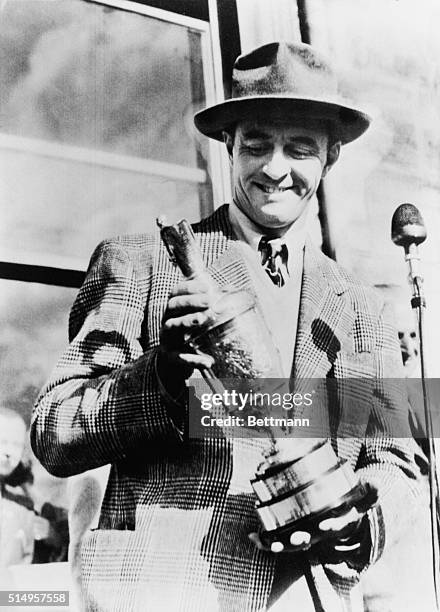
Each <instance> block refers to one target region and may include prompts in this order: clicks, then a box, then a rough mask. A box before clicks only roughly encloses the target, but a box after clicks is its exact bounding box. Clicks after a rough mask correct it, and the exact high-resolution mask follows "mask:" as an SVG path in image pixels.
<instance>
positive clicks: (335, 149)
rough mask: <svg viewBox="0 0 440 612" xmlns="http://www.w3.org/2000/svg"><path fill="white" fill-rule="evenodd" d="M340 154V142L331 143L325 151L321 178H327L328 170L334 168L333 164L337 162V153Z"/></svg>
mask: <svg viewBox="0 0 440 612" xmlns="http://www.w3.org/2000/svg"><path fill="white" fill-rule="evenodd" d="M340 152H341V142H340V141H338V142H335V143H333V144H332V145H331V146H330V147H329V148H328V151H327V161H326V163H325V166H324V169H323V171H322V178H324V177H325V176H327V174H328V173H329V171H330V169H331V168H332V167H333V166H334V164H335V163H336V162H337V161H338V158H339V153H340Z"/></svg>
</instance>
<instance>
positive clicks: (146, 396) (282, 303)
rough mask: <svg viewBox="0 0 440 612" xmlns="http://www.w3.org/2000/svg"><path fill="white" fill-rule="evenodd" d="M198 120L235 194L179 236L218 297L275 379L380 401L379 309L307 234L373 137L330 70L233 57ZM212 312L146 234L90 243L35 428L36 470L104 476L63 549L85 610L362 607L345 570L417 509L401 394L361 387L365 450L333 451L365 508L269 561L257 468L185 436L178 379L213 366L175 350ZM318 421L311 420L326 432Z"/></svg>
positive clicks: (303, 59)
mask: <svg viewBox="0 0 440 612" xmlns="http://www.w3.org/2000/svg"><path fill="white" fill-rule="evenodd" d="M195 123H196V126H197V127H198V129H199V130H200V131H201V132H202V133H203V134H205V135H206V136H208V137H210V138H214V139H217V140H219V141H224V142H225V144H226V147H227V150H228V153H229V157H230V161H231V167H232V176H233V186H234V194H233V202H232V203H231V204H230V205H227V204H225V205H223V206H221V207H219V208H218V209H217V210H216V211H215V212H214V213H213V215H211V216H210V217H208V218H207V219H203V220H202V221H200V222H199V223H197V224H194V226H193V229H194V233H195V235H196V237H197V238H198V240H199V242H200V246H201V249H202V252H203V256H204V259H205V262H206V264H207V265H208V266H210V268H211V269H212V271H213V273H217V277H218V278H219V279H220V282H223V283H225V284H230V285H232V286H235V287H236V288H249V287H252V288H253V292H254V293H255V294H257V295H260V296H261V302H262V303H261V307H262V310H263V312H264V316H265V319H266V322H267V324H268V326H269V328H270V330H271V332H272V336H273V338H274V341H275V343H276V346H277V348H278V350H279V354H280V357H281V362H282V367H283V373H284V376H285V377H286V378H290V377H292V378H293V379H295V381H296V380H302V379H326V378H328V377H331V378H334V379H344V378H345V377H351V378H356V377H359V378H362V377H365V378H367V379H369V380H370V381H371V380H372V381H375V380H376V381H377V384H378V386H379V387H380V380H381V379H382V378H387V377H391V378H392V377H395V378H398V377H400V376H401V369H400V368H401V360H400V352H399V346H398V342H397V336H396V334H395V332H394V330H393V328H392V327H391V326H390V324H389V321H388V317H387V312H386V309H384V306H383V303H382V301H381V299H380V298H379V296H378V295H376V294H375V293H374V292H373V290H371V289H369V288H366V287H363V286H362V285H361V284H360V283H358V282H357V281H355V280H354V279H353V278H352V277H351V276H350V275H349V274H347V273H346V272H345V271H344V270H342V269H341V268H340V267H339V266H338V265H337V264H336V263H335V262H333V261H331V260H329V259H328V258H326V257H325V256H324V255H323V254H322V253H321V252H320V251H319V249H317V248H316V247H315V246H314V245H313V244H312V242H311V241H310V239H309V238H308V237H307V214H308V210H309V208H310V207H309V204H310V202H311V200H312V198H313V196H314V195H315V194H316V191H317V189H318V186H319V184H320V181H321V179H322V178H323V177H324V176H325V175H326V173H327V172H328V171H329V170H330V169H331V167H332V166H333V164H334V163H335V162H336V161H337V159H338V155H339V151H340V147H341V145H344V144H346V143H348V142H351V141H352V140H354V139H355V138H357V137H359V136H360V135H361V134H362V133H363V132H364V131H365V130H366V129H367V128H368V125H369V123H370V119H369V117H368V116H367V115H366V114H365V113H363V112H362V111H361V110H359V109H357V108H355V107H354V106H352V105H351V104H349V103H348V102H347V101H346V100H343V99H342V98H341V97H340V96H339V95H338V82H337V78H336V76H335V75H334V73H333V71H332V69H331V67H330V66H329V65H328V64H327V63H326V61H325V60H324V59H323V58H322V57H321V56H320V55H319V54H318V53H317V52H316V51H315V50H314V49H313V48H312V47H310V46H308V45H305V44H297V43H295V44H294V43H273V44H269V45H265V46H263V47H260V48H258V49H256V50H254V51H252V52H251V53H249V54H246V55H243V56H241V57H239V58H238V59H237V61H236V63H235V67H234V74H233V87H232V97H231V99H229V100H226V101H225V102H222V103H221V104H217V105H215V106H213V107H210V108H207V109H205V110H203V111H201V112H199V113H198V114H197V115H196V117H195ZM219 272H220V275H218V273H219ZM215 307H216V304H215V299H214V297H213V294H212V292H211V291H210V288H209V286H207V285H206V284H205V283H204V282H203V281H201V280H197V279H193V280H185V281H182V280H181V277H180V274H179V272H178V270H177V269H176V268H174V267H173V265H172V264H171V263H170V261H169V259H168V254H167V252H166V249H165V248H164V246H163V245H162V244H161V241H160V239H159V237H158V236H157V235H156V236H143V235H142V236H135V237H130V236H122V237H118V238H115V239H111V240H107V241H105V242H103V243H102V244H101V245H100V246H99V247H98V248H97V250H96V251H95V253H94V255H93V257H92V260H91V263H90V267H89V270H88V275H87V279H86V281H85V283H84V286H83V288H82V289H81V290H80V293H79V295H78V298H77V300H76V302H75V304H74V306H73V309H72V312H71V317H70V327H69V334H70V346H69V347H68V349H67V351H66V353H65V354H64V356H63V357H62V358H61V360H60V362H59V363H58V366H57V367H56V369H55V371H54V373H53V375H52V377H51V379H50V381H49V382H48V384H47V385H46V387H45V388H44V389H43V391H42V393H41V395H40V397H39V400H38V402H37V405H36V408H35V412H34V419H33V425H32V442H33V448H34V450H35V452H36V454H37V456H38V457H39V459H40V461H41V462H42V463H43V464H44V465H45V466H46V467H47V469H48V470H49V471H51V472H52V473H54V474H56V475H58V476H69V475H71V474H76V473H80V472H82V471H85V470H88V469H91V468H95V467H98V466H101V465H104V464H107V463H110V464H112V469H111V473H110V477H109V482H108V486H107V489H106V493H105V497H104V501H103V503H102V508H101V518H100V522H99V526H98V529H95V530H90V531H87V529H86V528H87V525H85V528H84V529H83V530H82V531H81V533H83V534H84V535H83V537H82V538H81V540H80V541H79V542H73V545H74V546H75V549H76V550H80V562H79V563H80V570H81V574H82V586H81V589H82V590H81V596H82V599H83V602H84V606H85V608H86V609H87V610H100V611H101V610H102V611H110V610H114V611H117V612H121V611H125V610H127V611H128V610H130V611H131V610H134V611H139V612H143V611H144V610H167V611H188V612H196V611H198V610H200V611H206V610H209V611H210V612H211V611H216V610H218V611H222V612H234V611H236V612H238V611H240V612H242V611H243V612H244V611H248V612H250V611H255V612H256V611H262V610H266V609H273V610H278V611H282V610H286V611H289V612H291V611H292V610H300V611H301V612H306V611H308V610H321V611H322V610H325V611H335V610H349V609H351V610H361V609H362V593H361V592H360V589H359V580H360V575H361V572H362V571H364V570H365V569H367V568H368V566H369V565H370V564H371V563H374V561H375V560H376V559H378V558H379V557H380V555H381V553H382V550H383V547H384V545H385V543H387V544H388V545H389V544H391V543H392V542H393V541H395V540H396V539H398V538H400V537H402V531H403V530H404V529H405V521H410V517H411V514H412V512H413V511H414V512H415V511H417V509H418V504H419V501H418V500H419V498H420V491H421V488H422V484H421V476H420V472H419V467H418V466H419V465H420V464H421V463H422V461H423V459H422V458H421V457H416V454H417V452H418V451H417V447H416V445H415V444H414V443H413V442H412V441H411V440H409V439H394V438H392V437H390V436H389V435H381V433H382V429H381V428H382V426H383V420H382V418H381V414H383V413H382V412H381V411H385V412H387V411H388V412H389V413H390V414H393V415H395V414H399V413H401V412H402V413H403V416H404V418H406V413H405V411H406V406H405V402H404V400H403V398H402V397H401V396H400V395H399V393H398V392H397V394H396V395H391V394H389V393H388V392H387V389H384V388H382V387H381V388H380V389H377V390H374V391H375V392H374V393H371V394H367V393H365V392H364V391H362V388H361V387H360V388H359V392H358V397H357V398H356V401H357V403H358V404H359V405H360V406H362V407H363V409H364V411H365V412H364V413H365V414H367V415H369V418H368V419H367V423H366V425H365V431H364V432H363V435H362V436H361V437H360V438H353V437H351V438H348V439H343V440H340V439H338V438H335V439H334V440H333V445H334V448H336V449H338V455H339V457H340V459H343V460H346V461H348V462H349V464H350V465H351V466H353V468H355V469H356V472H357V474H358V476H359V479H360V480H362V481H364V482H365V483H368V484H369V485H370V487H371V488H372V489H374V490H376V491H377V494H378V497H379V501H378V503H377V504H376V505H374V506H373V507H368V506H367V507H364V508H352V509H351V510H350V511H347V512H346V513H345V514H343V515H342V516H338V517H337V518H330V519H327V520H325V521H322V522H321V523H320V525H319V529H320V531H321V532H322V533H321V535H327V536H328V537H327V539H325V540H324V541H323V542H322V543H321V544H319V545H318V546H315V545H313V546H311V537H310V534H309V533H308V532H306V531H300V532H298V531H296V532H293V533H292V534H291V535H290V540H289V543H288V545H287V544H286V546H285V547H284V546H283V545H282V544H281V543H280V542H274V543H273V545H272V546H271V547H270V548H269V547H266V546H264V545H263V543H262V542H261V540H260V537H259V535H258V531H259V522H258V519H257V516H256V513H255V508H254V505H255V498H254V496H253V493H252V488H251V486H250V482H249V480H250V478H251V477H252V476H253V475H254V474H255V470H256V468H257V466H258V464H259V462H260V461H261V447H260V446H259V444H258V443H257V441H255V440H252V439H244V440H243V439H240V438H237V439H233V440H226V439H206V440H200V439H199V440H195V439H191V438H189V436H188V433H187V429H186V420H187V414H188V405H187V394H186V392H185V389H186V387H185V384H186V380H187V379H188V377H189V376H190V375H191V374H192V372H193V371H194V369H195V368H199V369H203V368H206V367H209V366H211V365H212V358H211V357H210V356H208V355H199V354H194V353H192V352H190V351H189V349H188V348H187V347H186V345H185V343H184V339H185V334H186V333H187V332H188V331H194V330H195V329H198V328H199V329H200V328H203V326H204V325H205V324H206V323H207V322H209V321H211V320H212V312H213V310H215ZM334 409H335V407H334V406H332V407H330V406H325V407H324V408H323V411H324V412H326V413H328V414H326V416H327V417H328V418H329V419H330V420H332V422H336V425H338V422H337V421H338V418H339V416H338V414H339V413H338V410H337V409H336V410H335V412H334V414H330V412H331V411H332V410H334ZM335 431H337V427H336V429H335ZM383 433H385V432H383ZM288 443H289V444H290V443H291V444H292V445H294V444H295V440H290V441H289V442H288ZM292 448H293V446H292ZM403 507H404V508H405V517H401V516H399V511H400V509H401V508H403ZM398 516H399V520H397V517H398ZM77 571H78V568H77Z"/></svg>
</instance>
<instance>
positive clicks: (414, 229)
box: [391, 204, 426, 248]
mask: <svg viewBox="0 0 440 612" xmlns="http://www.w3.org/2000/svg"><path fill="white" fill-rule="evenodd" d="M391 239H392V241H393V242H394V244H397V246H403V247H405V248H408V247H409V246H410V245H411V244H420V243H421V242H423V241H424V240H425V239H426V228H425V223H424V221H423V217H422V215H421V214H420V211H419V209H418V208H417V207H416V206H414V204H401V205H400V206H398V207H397V208H396V210H395V212H394V215H393V218H392V220H391Z"/></svg>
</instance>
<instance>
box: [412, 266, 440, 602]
mask: <svg viewBox="0 0 440 612" xmlns="http://www.w3.org/2000/svg"><path fill="white" fill-rule="evenodd" d="M411 281H412V287H413V296H412V298H411V306H412V308H413V310H415V311H416V315H417V323H418V333H419V347H420V371H421V383H422V393H423V408H424V415H425V427H426V436H427V438H428V448H429V494H430V521H431V542H432V564H433V578H434V592H435V601H436V606H437V610H440V607H439V575H440V574H439V571H440V561H439V559H440V552H439V547H440V540H439V535H440V506H439V486H438V477H437V463H436V452H435V444H434V427H433V424H432V413H431V410H430V399H429V391H428V386H427V383H426V378H427V370H426V356H425V308H426V300H425V296H424V293H423V286H422V283H423V279H422V278H421V277H420V276H419V275H411Z"/></svg>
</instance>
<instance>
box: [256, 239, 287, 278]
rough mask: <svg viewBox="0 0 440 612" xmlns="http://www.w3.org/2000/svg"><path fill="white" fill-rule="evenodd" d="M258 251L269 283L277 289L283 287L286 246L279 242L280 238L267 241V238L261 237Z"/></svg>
mask: <svg viewBox="0 0 440 612" xmlns="http://www.w3.org/2000/svg"><path fill="white" fill-rule="evenodd" d="M258 250H259V251H260V253H261V264H262V266H263V268H264V269H265V270H266V273H267V274H268V276H269V278H270V279H271V281H272V282H273V283H274V285H276V286H277V287H283V286H284V283H285V278H284V276H285V274H286V273H287V247H286V245H285V244H283V243H282V242H281V238H274V239H272V240H269V239H268V238H267V236H263V237H262V238H261V240H260V244H259V245H258ZM283 273H284V275H283Z"/></svg>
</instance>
